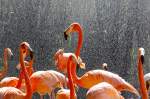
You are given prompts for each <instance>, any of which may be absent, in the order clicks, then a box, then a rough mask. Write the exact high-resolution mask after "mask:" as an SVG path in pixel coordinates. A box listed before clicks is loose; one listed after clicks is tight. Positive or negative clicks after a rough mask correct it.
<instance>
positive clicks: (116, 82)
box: [64, 23, 139, 96]
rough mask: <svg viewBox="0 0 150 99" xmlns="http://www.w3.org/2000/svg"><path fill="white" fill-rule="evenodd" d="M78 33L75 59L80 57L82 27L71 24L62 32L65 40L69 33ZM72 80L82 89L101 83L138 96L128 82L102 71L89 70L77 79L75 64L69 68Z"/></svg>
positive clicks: (77, 24)
mask: <svg viewBox="0 0 150 99" xmlns="http://www.w3.org/2000/svg"><path fill="white" fill-rule="evenodd" d="M74 32H77V33H78V38H79V39H78V45H77V49H76V51H75V55H76V57H78V56H79V55H80V49H81V47H82V41H83V40H82V38H83V33H82V27H81V26H80V24H79V23H72V24H71V25H70V26H69V27H68V28H67V29H66V30H65V32H64V37H65V39H66V40H67V38H68V36H69V35H70V33H74ZM71 73H72V78H73V81H74V82H75V83H76V84H78V85H79V86H81V87H83V88H87V89H89V88H91V87H92V86H93V85H95V84H98V83H101V82H107V83H109V84H111V85H113V87H114V88H116V89H117V90H118V91H124V90H126V91H129V92H132V93H135V94H136V95H138V96H139V93H138V91H137V90H136V89H135V88H134V87H133V86H132V85H131V84H129V83H128V82H126V81H125V80H124V79H122V78H121V77H120V76H118V75H117V74H114V73H112V72H108V71H104V70H91V71H88V72H86V73H85V74H84V75H83V76H81V77H78V76H77V75H76V64H73V66H72V68H71Z"/></svg>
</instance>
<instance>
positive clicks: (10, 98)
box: [0, 87, 30, 99]
mask: <svg viewBox="0 0 150 99" xmlns="http://www.w3.org/2000/svg"><path fill="white" fill-rule="evenodd" d="M0 99H27V98H25V93H23V92H22V91H20V90H19V89H17V88H14V87H2V88H0ZM28 99H30V98H29V97H28Z"/></svg>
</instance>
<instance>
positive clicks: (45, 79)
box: [30, 71, 61, 98]
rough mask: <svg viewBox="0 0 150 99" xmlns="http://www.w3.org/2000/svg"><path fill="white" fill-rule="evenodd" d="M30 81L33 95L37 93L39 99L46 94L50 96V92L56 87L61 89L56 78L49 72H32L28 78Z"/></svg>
mask: <svg viewBox="0 0 150 99" xmlns="http://www.w3.org/2000/svg"><path fill="white" fill-rule="evenodd" d="M30 81H31V84H32V91H33V93H34V92H37V93H38V94H40V96H41V98H43V95H45V94H46V93H48V95H49V96H50V95H51V92H52V91H53V90H54V89H55V88H56V87H61V83H60V81H59V79H58V78H57V76H56V75H55V74H54V73H52V72H50V71H37V72H34V73H33V74H32V75H31V76H30ZM37 82H40V83H37Z"/></svg>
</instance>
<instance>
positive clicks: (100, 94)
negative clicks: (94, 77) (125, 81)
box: [86, 82, 124, 99]
mask: <svg viewBox="0 0 150 99" xmlns="http://www.w3.org/2000/svg"><path fill="white" fill-rule="evenodd" d="M86 97H87V98H86V99H124V98H123V97H122V96H121V95H120V94H119V93H118V91H117V90H116V89H115V88H114V87H113V86H112V85H111V84H109V83H106V82H102V83H99V84H97V85H94V86H93V87H91V88H90V89H89V90H88V92H87V94H86Z"/></svg>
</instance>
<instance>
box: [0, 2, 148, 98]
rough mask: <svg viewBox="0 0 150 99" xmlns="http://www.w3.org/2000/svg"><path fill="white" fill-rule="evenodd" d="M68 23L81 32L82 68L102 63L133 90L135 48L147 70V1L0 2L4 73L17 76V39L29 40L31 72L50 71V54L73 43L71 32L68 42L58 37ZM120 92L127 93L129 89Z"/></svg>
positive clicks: (135, 82) (82, 93)
mask: <svg viewBox="0 0 150 99" xmlns="http://www.w3.org/2000/svg"><path fill="white" fill-rule="evenodd" d="M74 21H76V22H79V23H80V24H81V26H82V27H83V30H84V42H83V48H82V50H81V57H82V59H83V61H84V62H86V66H87V69H86V71H88V70H91V69H101V64H102V63H103V62H106V63H108V66H109V70H110V71H112V72H115V73H118V74H119V75H120V76H122V77H123V78H124V79H126V81H128V82H130V83H131V84H133V85H134V86H135V87H136V88H137V89H138V88H139V86H138V79H137V65H136V63H137V61H136V60H137V49H138V48H139V47H144V48H145V50H146V57H145V65H144V67H143V68H144V73H148V72H149V71H150V57H149V56H150V1H149V0H0V56H1V57H3V56H2V55H3V49H4V48H6V47H10V48H11V49H12V51H13V53H14V59H13V60H11V61H10V62H9V72H8V76H14V75H17V71H16V69H15V66H16V64H17V63H18V45H19V44H20V43H21V42H22V41H27V42H29V44H30V45H31V47H32V48H33V49H34V51H35V57H36V62H35V64H34V68H35V70H47V69H56V68H55V66H54V61H53V58H52V57H53V55H54V53H55V52H56V51H57V50H58V49H59V48H65V51H66V52H73V51H74V49H75V47H76V43H77V35H76V34H75V33H74V34H73V36H72V39H71V45H69V44H68V41H65V40H64V38H63V31H64V30H65V29H66V28H67V27H68V26H69V25H70V24H71V23H72V22H74ZM0 60H1V61H0V63H1V66H2V58H1V59H0ZM86 71H82V70H80V71H79V72H78V74H79V75H82V74H84V73H85V72H86ZM85 94H86V90H84V89H81V90H79V92H78V96H79V97H78V99H84V97H85ZM123 95H124V96H126V98H127V99H128V98H129V97H132V94H130V93H123ZM35 97H39V96H37V95H34V97H33V98H35ZM45 98H46V97H45ZM47 98H48V97H47ZM35 99H37V98H35Z"/></svg>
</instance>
